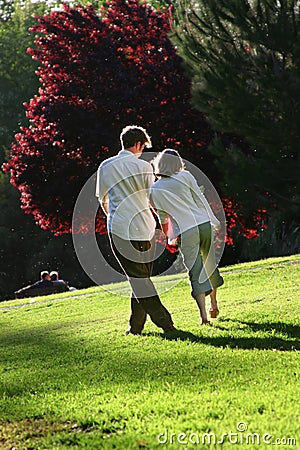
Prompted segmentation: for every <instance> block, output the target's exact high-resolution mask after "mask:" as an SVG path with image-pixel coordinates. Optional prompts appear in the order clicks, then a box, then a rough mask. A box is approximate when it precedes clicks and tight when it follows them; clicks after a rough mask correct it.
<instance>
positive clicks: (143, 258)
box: [96, 125, 175, 335]
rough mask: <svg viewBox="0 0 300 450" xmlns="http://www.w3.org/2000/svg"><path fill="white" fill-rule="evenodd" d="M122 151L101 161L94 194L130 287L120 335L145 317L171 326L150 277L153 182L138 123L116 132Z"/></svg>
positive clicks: (137, 330) (137, 329)
mask: <svg viewBox="0 0 300 450" xmlns="http://www.w3.org/2000/svg"><path fill="white" fill-rule="evenodd" d="M120 140H121V145H122V150H121V151H120V152H119V153H118V154H117V155H116V156H113V157H112V158H108V159H106V160H105V161H103V162H102V164H101V165H100V167H99V169H98V173H97V187H96V196H97V197H99V201H100V204H101V207H102V209H103V211H104V212H105V214H106V215H107V228H108V233H109V239H110V245H111V248H112V250H113V252H114V255H115V256H116V258H117V260H118V262H119V264H120V266H121V267H122V269H123V271H124V273H125V274H126V276H127V278H128V280H129V282H130V284H131V288H132V297H131V316H130V319H129V325H130V327H129V329H128V330H127V331H126V332H125V334H138V335H139V334H141V332H142V330H143V327H144V324H145V322H146V316H147V314H149V316H150V318H151V320H152V322H154V323H155V324H156V325H157V326H158V327H160V328H162V329H163V330H164V331H165V332H170V331H171V332H172V331H174V330H175V328H174V326H173V322H172V318H171V315H170V313H169V312H168V311H167V309H166V308H165V307H164V306H163V305H162V303H161V301H160V299H159V297H158V295H157V292H156V290H155V287H154V285H153V283H152V281H151V280H150V276H151V272H152V265H153V255H154V234H155V228H156V222H155V219H154V217H153V215H152V212H151V210H150V206H149V190H150V188H151V186H152V184H153V182H154V175H153V170H152V166H151V165H150V164H149V163H148V162H146V161H143V160H140V159H139V157H140V156H141V154H142V152H143V150H144V148H145V147H151V139H150V137H149V135H148V134H147V132H146V130H145V129H144V128H142V127H138V126H135V125H130V126H127V127H125V128H124V129H123V130H122V132H121V135H120Z"/></svg>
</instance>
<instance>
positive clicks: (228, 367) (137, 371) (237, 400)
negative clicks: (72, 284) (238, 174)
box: [0, 255, 300, 450]
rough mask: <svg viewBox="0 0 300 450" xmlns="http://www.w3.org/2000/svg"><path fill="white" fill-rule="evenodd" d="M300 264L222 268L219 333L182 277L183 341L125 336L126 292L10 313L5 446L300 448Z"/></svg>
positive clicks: (167, 300) (22, 303) (1, 325)
mask: <svg viewBox="0 0 300 450" xmlns="http://www.w3.org/2000/svg"><path fill="white" fill-rule="evenodd" d="M299 260H300V255H295V256H294V257H286V258H272V259H270V260H264V261H260V262H255V263H247V264H243V265H238V266H231V267H226V268H224V269H222V270H221V272H223V274H224V279H225V285H224V286H223V287H222V288H221V289H220V290H219V296H218V297H219V306H220V312H221V313H220V317H219V318H218V319H216V320H215V321H214V326H213V327H201V326H200V325H199V323H200V322H199V317H198V312H197V308H196V305H195V303H194V301H193V300H192V299H191V298H190V295H189V292H190V289H189V284H188V280H187V278H186V276H178V277H177V279H173V283H171V284H172V286H173V287H172V289H167V290H166V292H165V293H164V294H163V295H162V296H161V298H162V301H163V303H164V304H165V305H166V306H167V307H168V308H169V309H170V311H171V312H172V315H173V319H174V321H175V324H176V326H177V327H178V328H180V329H181V330H184V331H185V333H183V335H182V336H181V338H180V339H176V340H167V339H165V338H164V336H163V334H162V333H161V332H160V331H159V329H158V328H156V327H155V326H154V325H153V324H152V323H151V322H150V321H148V322H147V324H146V327H145V331H144V335H143V336H142V337H138V336H126V337H125V336H123V332H124V330H125V329H126V327H127V320H128V315H129V300H128V298H126V297H124V296H120V295H118V294H116V293H115V294H112V293H110V292H109V290H112V291H113V292H117V293H118V292H123V291H124V284H123V285H121V286H110V287H106V289H105V290H104V289H103V288H101V287H94V288H90V289H85V290H84V291H75V292H72V293H70V294H64V295H61V294H58V295H56V296H48V297H40V298H35V299H31V300H30V299H23V300H12V301H9V302H3V303H0V343H1V345H0V448H1V449H3V450H9V449H13V448H14V449H17V450H23V449H26V450H28V449H32V450H39V449H48V450H50V449H51V450H52V449H88V450H98V449H108V450H109V449H114V448H115V449H121V450H122V449H138V448H144V449H176V450H178V449H179V450H180V449H190V448H193V449H194V448H201V449H202V448H203V449H208V448H222V449H227V450H228V449H232V448H237V449H241V448H245V449H246V448H248V449H251V450H252V449H269V448H274V447H278V446H279V447H282V448H293V449H299V448H300V433H299V404H300V394H299V391H300V390H299V385H300V383H299V381H300V380H299V373H300V370H299V369H300V368H299V350H300V344H299V336H300V323H299V322H300V320H299V278H300V276H299V273H300V266H299V265H298V264H296V263H295V262H296V261H299ZM175 278H176V277H175ZM163 282H165V284H166V286H167V287H170V282H172V277H167V278H166V279H165V280H163V279H161V280H160V283H161V284H162V283H163ZM238 424H240V425H238ZM242 424H246V426H247V430H246V431H242V427H243V425H242ZM237 427H238V428H239V430H240V431H237ZM166 430H167V431H166ZM161 433H163V434H161ZM172 433H173V434H172ZM180 433H185V435H181V434H180ZM205 433H211V436H210V437H208V436H207V435H205ZM223 433H227V435H226V436H225V437H223V440H224V443H223V444H221V443H220V441H221V440H222V434H223ZM230 433H232V434H230ZM233 433H236V434H233ZM254 433H256V434H255V435H254ZM159 434H161V435H160V442H161V443H160V442H158V436H159ZM270 435H272V437H270ZM214 436H215V437H216V440H217V443H216V444H215V445H214ZM202 439H204V440H205V443H204V444H202ZM276 439H281V441H280V442H279V441H278V442H277V441H276ZM290 439H292V440H290ZM165 440H166V441H167V443H163V442H164V441H165ZM198 440H199V444H197V442H198ZM209 440H211V442H210V443H209ZM252 440H253V442H252ZM264 441H265V442H264ZM181 442H185V443H181ZM247 442H248V443H247ZM258 442H259V443H258ZM279 444H281V445H279Z"/></svg>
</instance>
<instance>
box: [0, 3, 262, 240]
mask: <svg viewBox="0 0 300 450" xmlns="http://www.w3.org/2000/svg"><path fill="white" fill-rule="evenodd" d="M31 31H32V32H34V33H36V40H35V44H36V47H35V48H34V49H28V52H29V53H30V54H31V55H32V57H33V58H34V59H36V60H38V61H39V62H40V67H39V70H38V72H37V74H38V76H39V79H40V84H41V88H40V89H39V92H38V94H37V95H36V96H35V97H34V98H33V99H32V100H31V101H30V102H29V104H26V105H25V106H26V115H27V117H28V119H29V121H30V125H29V126H28V127H23V128H21V130H20V132H19V133H18V134H17V135H16V136H15V141H14V142H13V144H12V146H11V156H10V160H9V161H8V163H6V164H5V165H4V170H5V171H7V172H8V171H10V174H11V183H12V184H13V185H14V186H15V187H17V188H18V189H19V191H20V193H21V204H22V208H23V209H24V211H25V212H26V213H28V214H29V213H30V214H32V215H33V216H34V218H35V221H36V223H37V224H38V225H39V226H40V227H42V228H44V229H49V230H51V231H52V232H54V233H55V234H62V233H69V232H71V231H72V223H71V221H72V212H73V208H74V205H75V201H76V199H77V197H78V194H79V192H80V190H81V188H82V187H83V185H84V183H85V182H86V180H87V179H88V178H89V177H90V176H91V175H92V174H93V173H94V172H95V171H96V170H97V167H98V166H99V163H100V162H101V161H102V160H103V159H104V158H106V157H107V156H110V155H111V154H115V153H116V152H117V151H118V149H119V134H120V131H121V129H122V128H123V127H124V126H125V125H128V124H129V123H135V124H139V125H142V126H144V127H146V128H147V130H148V131H149V133H150V135H151V136H152V141H153V143H154V149H153V150H154V151H158V150H161V149H162V148H164V147H171V146H174V147H176V148H178V149H179V150H180V153H181V154H182V156H183V157H185V158H187V159H189V160H190V161H192V162H194V163H196V164H197V163H199V162H200V160H201V169H203V170H204V171H207V168H208V167H209V166H210V165H211V159H210V157H209V155H208V154H207V150H206V148H207V144H208V143H209V141H210V139H211V130H210V127H209V126H208V125H207V124H206V122H205V121H204V119H203V115H202V114H201V113H199V112H198V111H196V110H195V109H193V108H192V107H191V105H190V99H191V85H190V81H189V79H188V78H187V77H186V75H185V72H184V69H183V67H182V64H181V58H180V57H179V56H178V55H177V54H176V50H175V48H174V47H173V45H172V43H171V41H170V39H169V36H168V33H169V31H170V13H169V12H167V11H164V12H161V11H155V10H154V9H153V8H152V7H151V6H149V5H146V4H140V3H139V2H138V1H137V0H127V1H125V0H111V1H109V2H108V3H106V4H105V7H103V9H101V11H100V14H99V12H98V13H97V12H96V11H95V10H94V8H93V7H92V6H87V7H83V6H77V7H75V8H70V7H69V6H67V5H64V6H63V10H62V11H53V12H51V13H50V15H46V16H43V17H38V18H37V24H36V25H35V26H34V27H33V28H32V29H31ZM225 212H226V216H227V220H228V235H227V243H228V244H232V243H233V240H232V237H231V233H232V230H233V228H235V227H237V226H238V227H240V230H241V232H242V233H244V235H245V236H247V237H248V238H253V237H256V235H255V233H256V232H255V230H252V229H250V230H249V229H247V228H246V227H245V225H244V224H243V221H242V220H241V218H240V217H239V215H238V212H237V205H236V204H235V203H234V202H232V201H229V200H228V199H227V200H226V199H225ZM93 217H94V211H92V209H91V213H90V215H89V214H87V215H86V214H85V215H84V217H81V218H77V223H76V224H75V227H76V230H73V231H74V232H84V233H90V232H93V231H94V229H95V220H94V218H93ZM96 230H97V231H98V232H101V233H102V232H104V231H105V220H104V217H103V215H102V213H101V212H99V213H98V215H97V217H96Z"/></svg>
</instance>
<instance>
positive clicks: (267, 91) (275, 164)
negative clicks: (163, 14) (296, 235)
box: [173, 0, 300, 220]
mask: <svg viewBox="0 0 300 450" xmlns="http://www.w3.org/2000/svg"><path fill="white" fill-rule="evenodd" d="M299 10H300V7H299V1H296V0H252V1H251V0H186V1H185V0H182V1H180V2H179V4H178V7H177V10H176V14H175V21H174V24H173V25H174V35H173V40H174V42H176V44H177V46H178V48H179V52H180V54H181V56H182V57H183V58H184V60H185V61H186V63H187V67H188V70H189V71H190V73H191V75H192V77H193V102H194V104H195V106H196V107H197V108H198V109H199V110H200V111H203V112H204V113H205V114H206V115H207V119H208V121H209V122H210V123H211V125H212V127H213V128H214V130H216V131H217V132H218V138H216V139H215V141H214V143H213V144H212V146H211V149H213V152H214V154H215V155H216V162H217V165H218V167H219V169H220V174H221V178H222V188H223V191H224V193H225V194H227V195H229V196H232V197H234V198H235V199H236V201H237V202H238V204H239V207H240V208H241V209H242V210H243V211H244V212H245V214H248V215H249V217H251V216H253V211H255V210H257V209H258V208H263V209H267V211H268V213H269V214H271V215H273V216H274V215H275V216H277V217H279V216H280V217H281V219H282V220H284V219H289V220H291V219H292V218H294V220H299V206H300V195H299V189H298V188H299V184H298V180H299V168H300V167H299V163H300V23H299ZM256 218H257V215H256Z"/></svg>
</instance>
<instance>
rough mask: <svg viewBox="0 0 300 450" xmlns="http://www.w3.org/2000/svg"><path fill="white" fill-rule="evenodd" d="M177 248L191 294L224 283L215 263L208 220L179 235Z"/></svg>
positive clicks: (209, 289) (200, 292)
mask: <svg viewBox="0 0 300 450" xmlns="http://www.w3.org/2000/svg"><path fill="white" fill-rule="evenodd" d="M179 248H180V252H181V254H182V256H183V261H184V265H185V266H186V268H187V270H188V273H189V279H190V283H191V288H192V296H193V297H195V296H196V295H198V294H202V293H205V294H206V295H208V294H209V293H210V292H211V290H212V289H213V288H218V287H220V286H222V284H223V283H224V280H223V278H222V277H221V275H220V273H219V270H218V268H217V264H216V258H215V251H214V245H213V240H212V228H211V224H210V222H205V223H203V224H201V225H198V226H197V227H193V228H190V229H189V230H187V231H184V232H183V233H182V234H181V235H180V239H179Z"/></svg>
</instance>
